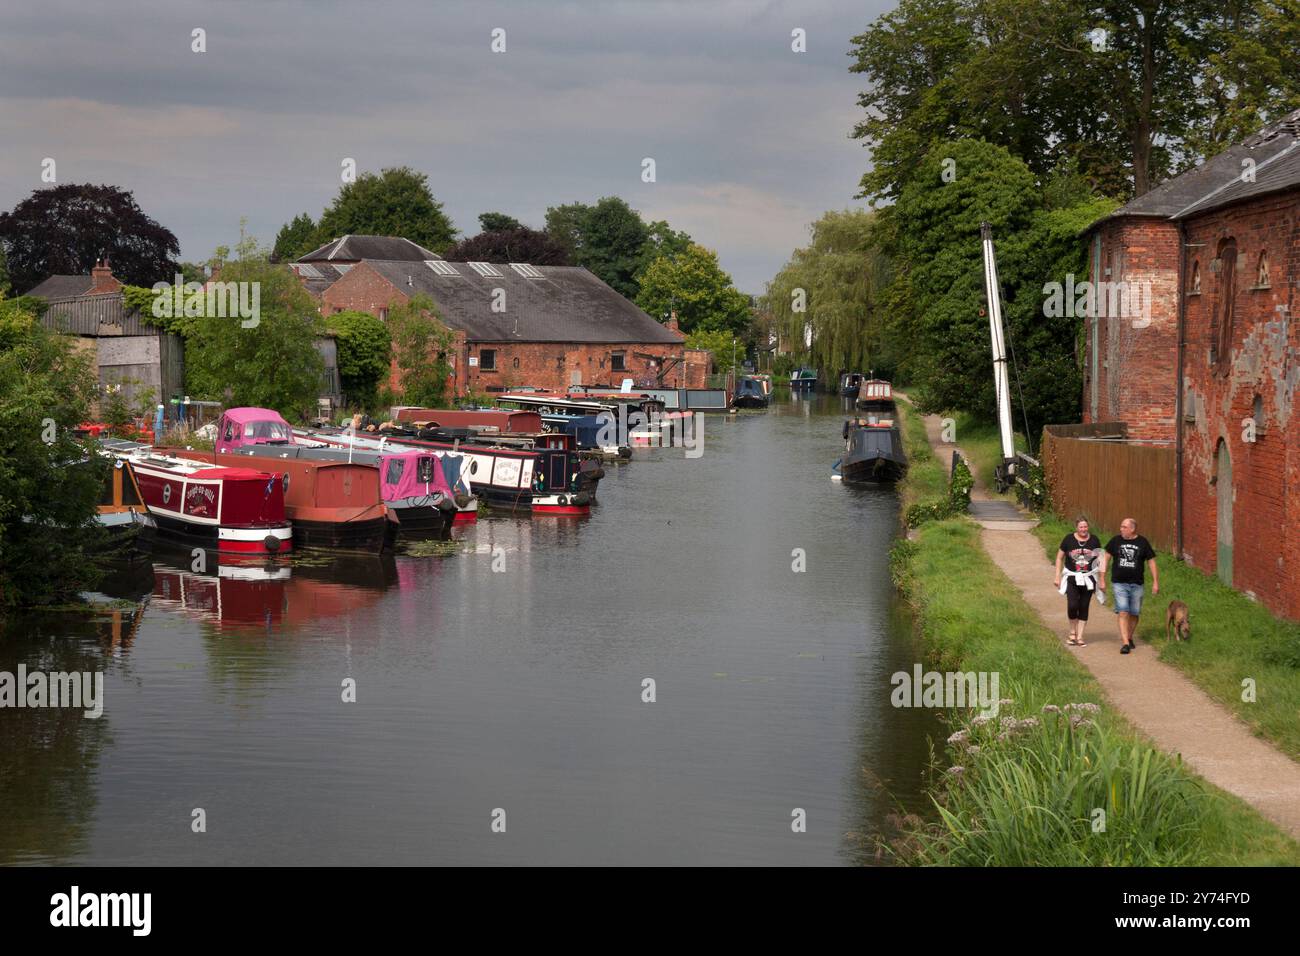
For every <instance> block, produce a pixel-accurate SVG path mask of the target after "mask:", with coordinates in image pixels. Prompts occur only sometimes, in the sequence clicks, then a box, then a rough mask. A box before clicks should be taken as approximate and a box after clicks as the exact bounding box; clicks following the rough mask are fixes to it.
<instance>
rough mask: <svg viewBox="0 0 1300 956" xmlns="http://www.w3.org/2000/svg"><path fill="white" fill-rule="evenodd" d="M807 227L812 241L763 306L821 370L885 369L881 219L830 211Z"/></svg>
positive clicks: (886, 269)
mask: <svg viewBox="0 0 1300 956" xmlns="http://www.w3.org/2000/svg"><path fill="white" fill-rule="evenodd" d="M809 229H810V231H811V233H812V242H811V243H809V245H808V246H806V247H805V248H802V249H796V250H795V251H794V253H793V255H791V257H790V261H789V262H787V263H786V264H785V265H784V266H783V267H782V268H781V271H780V272H778V273H777V274H776V275H775V276H774V277H773V278H772V280H771V281H770V282H768V284H767V291H766V293H765V294H764V296H763V308H764V309H765V310H766V311H768V312H770V313H771V314H772V316H773V318H774V320H775V324H776V327H777V329H778V330H779V332H780V335H781V337H782V339H783V340H785V341H786V342H789V343H791V345H792V346H793V349H792V350H793V351H794V352H796V353H803V354H806V355H807V358H808V360H809V361H810V362H811V363H812V364H814V365H816V366H817V367H819V368H821V369H822V370H823V371H827V372H830V371H833V370H838V369H847V370H850V371H858V370H863V371H865V370H869V369H871V368H876V369H877V370H882V369H887V367H888V366H889V365H890V359H889V355H888V351H887V349H886V347H885V341H884V331H885V323H884V322H883V321H882V315H881V308H880V303H881V296H882V294H883V292H884V290H885V289H886V287H887V286H888V283H889V279H890V266H889V260H888V258H887V257H886V256H885V254H884V253H883V252H882V251H881V248H880V244H879V242H878V239H877V226H876V214H875V213H874V212H870V211H867V210H861V209H848V210H844V211H842V212H836V211H831V212H828V213H826V214H825V215H823V216H822V217H821V218H820V219H818V220H817V221H816V222H814V223H813V224H812V225H811V226H810V227H809ZM810 339H811V344H810V345H809V344H808V343H809V340H810Z"/></svg>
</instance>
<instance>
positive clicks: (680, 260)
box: [636, 244, 750, 335]
mask: <svg viewBox="0 0 1300 956" xmlns="http://www.w3.org/2000/svg"><path fill="white" fill-rule="evenodd" d="M636 303H637V305H639V306H641V308H643V309H645V310H646V311H647V312H649V313H650V314H651V315H652V316H654V317H656V318H663V317H665V316H667V315H668V313H669V312H670V311H672V310H673V309H676V311H677V321H678V324H679V326H680V328H681V330H682V331H683V332H686V333H690V332H694V331H696V330H699V331H722V332H726V333H728V334H730V335H741V334H743V333H744V332H745V331H746V330H747V328H748V326H749V323H750V311H749V297H748V296H746V295H744V294H743V293H741V292H739V291H738V290H737V289H736V287H735V286H734V285H732V283H731V276H729V275H727V273H725V272H724V271H723V270H722V267H721V266H720V265H718V255H717V253H716V252H714V251H713V250H711V249H706V248H704V247H703V246H700V245H695V244H691V245H689V246H687V247H686V250H685V251H684V252H682V253H681V254H679V255H676V256H671V257H668V256H663V257H660V258H658V259H656V260H655V261H654V262H652V263H651V264H650V266H649V268H647V269H646V271H645V274H644V275H643V276H642V278H641V291H640V294H639V295H638V296H637V299H636Z"/></svg>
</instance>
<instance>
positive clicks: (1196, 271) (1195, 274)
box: [1188, 259, 1201, 295]
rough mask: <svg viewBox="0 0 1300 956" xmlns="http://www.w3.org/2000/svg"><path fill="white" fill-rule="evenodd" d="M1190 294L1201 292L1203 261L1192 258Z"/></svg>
mask: <svg viewBox="0 0 1300 956" xmlns="http://www.w3.org/2000/svg"><path fill="white" fill-rule="evenodd" d="M1188 294H1189V295H1200V294H1201V261H1200V260H1199V259H1193V260H1192V287H1191V289H1189V290H1188Z"/></svg>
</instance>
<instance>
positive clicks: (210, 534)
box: [122, 450, 294, 555]
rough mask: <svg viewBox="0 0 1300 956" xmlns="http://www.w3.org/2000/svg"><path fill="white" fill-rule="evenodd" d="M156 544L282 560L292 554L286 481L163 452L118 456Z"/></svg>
mask: <svg viewBox="0 0 1300 956" xmlns="http://www.w3.org/2000/svg"><path fill="white" fill-rule="evenodd" d="M122 458H123V460H124V461H125V462H126V464H127V467H128V468H130V470H131V472H132V474H133V475H134V478H135V485H136V487H137V488H138V489H139V493H140V497H141V499H142V501H143V502H144V504H145V506H146V507H147V508H148V509H149V517H150V518H151V519H152V528H151V529H148V530H149V531H151V532H152V533H153V534H155V535H156V536H157V537H158V538H159V539H162V540H166V541H170V542H173V543H175V544H179V545H181V546H184V547H191V548H192V547H201V548H205V549H210V550H213V551H217V552H220V553H225V554H252V555H267V554H284V553H287V552H289V551H291V550H292V549H293V543H294V542H293V531H292V526H291V524H290V521H289V520H288V517H287V515H286V512H285V503H284V499H285V476H284V475H283V474H282V473H279V472H273V471H262V470H260V469H257V468H252V467H243V466H242V465H241V463H236V466H235V467H223V466H221V465H219V464H218V463H215V462H212V461H206V462H205V461H198V460H195V459H193V458H188V457H182V456H180V455H170V454H167V453H166V452H165V451H162V450H159V451H147V450H135V451H132V452H129V453H126V454H124V455H123V456H122Z"/></svg>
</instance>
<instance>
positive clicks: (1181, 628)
mask: <svg viewBox="0 0 1300 956" xmlns="http://www.w3.org/2000/svg"><path fill="white" fill-rule="evenodd" d="M1171 627H1172V628H1173V630H1174V640H1178V641H1190V640H1191V639H1192V619H1191V616H1190V612H1189V611H1188V609H1187V605H1186V604H1184V603H1183V602H1182V601H1170V602H1169V609H1168V610H1167V611H1165V640H1169V629H1170V628H1171Z"/></svg>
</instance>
